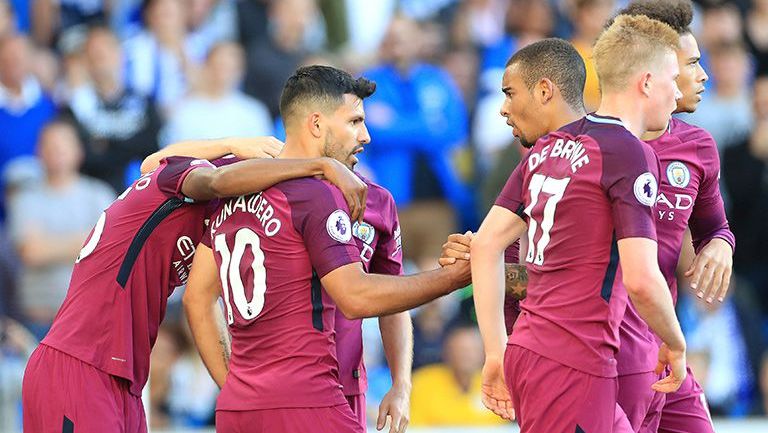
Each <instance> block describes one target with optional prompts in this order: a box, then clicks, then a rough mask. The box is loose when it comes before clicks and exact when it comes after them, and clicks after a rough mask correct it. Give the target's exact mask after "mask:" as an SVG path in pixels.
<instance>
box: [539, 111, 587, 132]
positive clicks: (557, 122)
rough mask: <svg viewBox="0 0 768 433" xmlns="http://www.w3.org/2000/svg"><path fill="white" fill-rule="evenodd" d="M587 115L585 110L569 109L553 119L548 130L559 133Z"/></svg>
mask: <svg viewBox="0 0 768 433" xmlns="http://www.w3.org/2000/svg"><path fill="white" fill-rule="evenodd" d="M586 115H587V113H586V111H585V110H584V108H580V109H577V110H574V109H573V108H571V107H568V108H567V109H565V110H563V111H561V112H559V113H557V114H555V115H554V116H553V117H552V121H551V122H550V124H549V128H548V129H547V130H548V131H557V130H558V129H560V128H562V127H563V126H565V125H568V124H570V123H573V122H575V121H577V120H579V119H581V118H582V117H584V116H586Z"/></svg>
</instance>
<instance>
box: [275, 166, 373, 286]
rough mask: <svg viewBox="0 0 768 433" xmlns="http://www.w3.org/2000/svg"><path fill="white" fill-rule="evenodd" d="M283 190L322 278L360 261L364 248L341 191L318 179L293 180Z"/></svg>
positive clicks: (298, 228) (293, 217) (316, 269)
mask: <svg viewBox="0 0 768 433" xmlns="http://www.w3.org/2000/svg"><path fill="white" fill-rule="evenodd" d="M283 185H285V184H283ZM280 189H281V190H282V191H283V193H285V195H286V197H287V198H288V202H289V203H290V206H291V217H292V219H293V223H294V227H296V230H298V232H299V234H300V235H301V237H302V239H303V240H304V246H305V247H306V248H307V252H308V253H309V259H310V261H311V263H312V268H313V269H314V270H315V272H316V273H317V275H318V277H320V278H322V277H324V276H325V275H326V274H328V273H329V272H331V271H333V270H334V269H336V268H339V267H341V266H344V265H348V264H350V263H356V262H360V251H359V250H358V248H357V245H356V244H355V241H354V240H353V239H352V222H351V221H350V218H349V210H348V207H347V204H346V202H345V201H344V198H343V196H342V194H341V191H339V190H338V189H337V188H336V187H334V186H332V185H330V184H329V183H326V182H324V181H320V180H316V179H304V180H303V181H293V182H290V186H289V187H285V186H281V188H280Z"/></svg>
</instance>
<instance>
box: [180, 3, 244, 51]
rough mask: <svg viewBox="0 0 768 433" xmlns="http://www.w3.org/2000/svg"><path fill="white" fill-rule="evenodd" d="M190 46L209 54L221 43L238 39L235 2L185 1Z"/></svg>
mask: <svg viewBox="0 0 768 433" xmlns="http://www.w3.org/2000/svg"><path fill="white" fill-rule="evenodd" d="M184 4H185V6H186V9H187V29H188V30H189V37H188V39H189V44H190V45H191V46H193V47H196V49H197V50H199V51H200V52H201V53H200V54H207V53H208V51H210V50H211V48H212V47H213V46H214V45H216V44H217V43H219V42H223V41H234V40H235V39H237V34H238V31H237V7H236V6H235V0H184Z"/></svg>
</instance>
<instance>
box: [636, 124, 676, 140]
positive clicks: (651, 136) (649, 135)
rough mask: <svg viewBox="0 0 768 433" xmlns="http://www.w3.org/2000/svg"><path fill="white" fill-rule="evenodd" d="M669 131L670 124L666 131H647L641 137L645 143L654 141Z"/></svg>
mask: <svg viewBox="0 0 768 433" xmlns="http://www.w3.org/2000/svg"><path fill="white" fill-rule="evenodd" d="M667 129H669V124H667V127H666V128H664V129H659V130H658V131H645V133H644V134H643V135H642V136H641V137H640V139H641V140H643V141H652V140H655V139H657V138H659V137H661V136H662V135H664V133H665V132H667Z"/></svg>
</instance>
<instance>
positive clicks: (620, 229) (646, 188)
mask: <svg viewBox="0 0 768 433" xmlns="http://www.w3.org/2000/svg"><path fill="white" fill-rule="evenodd" d="M609 141H611V142H610V145H609V146H601V153H602V156H603V172H602V180H601V184H602V187H603V189H604V190H605V193H606V194H607V196H608V199H609V201H610V205H611V214H612V218H613V225H614V230H615V234H616V239H617V240H618V239H624V238H633V237H641V238H648V239H653V240H656V222H655V220H654V215H653V206H654V205H655V203H656V195H657V193H658V190H659V187H658V185H659V183H658V178H659V160H658V158H657V157H656V154H655V153H654V152H653V150H651V149H650V147H648V145H646V144H645V143H642V142H641V141H640V140H638V139H636V138H634V137H627V138H624V139H622V137H615V136H614V137H613V138H612V139H611V140H609Z"/></svg>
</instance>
